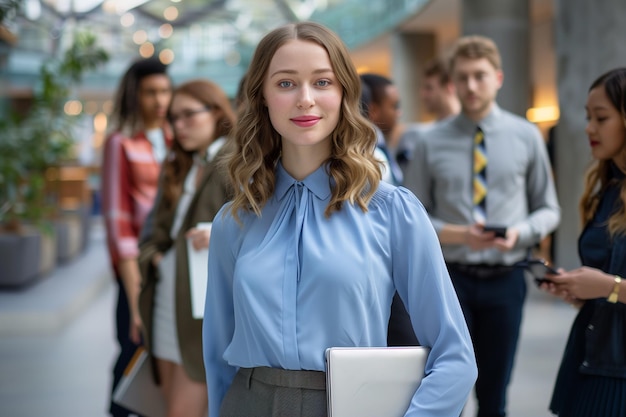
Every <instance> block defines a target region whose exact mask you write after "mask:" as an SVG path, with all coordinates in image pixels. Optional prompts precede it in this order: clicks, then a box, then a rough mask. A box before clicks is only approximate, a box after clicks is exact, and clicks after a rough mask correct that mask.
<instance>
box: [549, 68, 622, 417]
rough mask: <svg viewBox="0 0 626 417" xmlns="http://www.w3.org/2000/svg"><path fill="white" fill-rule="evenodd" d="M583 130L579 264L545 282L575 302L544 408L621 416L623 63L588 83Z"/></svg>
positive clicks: (565, 414)
mask: <svg viewBox="0 0 626 417" xmlns="http://www.w3.org/2000/svg"><path fill="white" fill-rule="evenodd" d="M586 111H587V120H588V123H587V128H586V129H585V130H586V132H587V135H588V138H589V144H590V145H591V153H592V155H593V157H594V159H595V163H594V165H593V166H592V168H591V169H590V170H589V172H588V174H587V176H586V184H585V189H584V193H583V196H582V198H581V201H580V212H581V218H582V221H583V224H584V225H585V227H584V230H583V232H582V234H581V235H580V238H579V242H578V250H579V255H580V259H581V261H582V264H583V265H584V266H583V267H581V268H577V269H574V270H571V271H564V270H560V271H559V272H560V274H559V275H549V276H548V277H549V278H550V280H551V281H552V283H551V284H548V285H546V284H544V285H543V288H544V289H546V290H548V291H550V292H552V293H553V294H555V295H559V296H561V297H563V298H564V299H565V300H566V301H569V302H571V303H573V304H575V305H577V306H579V307H580V312H579V313H578V316H577V317H576V319H575V321H574V324H573V325H572V329H571V333H570V336H569V340H568V342H567V346H566V348H565V352H564V354H563V360H562V363H561V367H560V370H559V373H558V376H557V380H556V384H555V387H554V393H553V396H552V402H551V404H550V410H551V411H552V412H553V413H554V414H556V415H558V416H561V417H598V416H602V417H624V416H626V305H625V304H624V303H625V302H626V288H624V286H625V285H626V283H625V282H622V279H621V277H626V208H625V207H626V204H625V203H626V180H625V178H626V175H625V173H626V127H625V123H626V68H618V69H615V70H612V71H609V72H607V73H605V74H604V75H602V76H601V77H600V78H598V79H597V80H596V81H595V82H594V83H593V84H592V85H591V87H590V89H589V95H588V98H587V105H586Z"/></svg>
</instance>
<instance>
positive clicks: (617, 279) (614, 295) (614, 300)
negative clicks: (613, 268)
mask: <svg viewBox="0 0 626 417" xmlns="http://www.w3.org/2000/svg"><path fill="white" fill-rule="evenodd" d="M620 282H622V277H620V276H618V275H615V286H614V287H613V292H611V294H609V297H608V298H607V299H606V301H608V302H609V303H613V304H615V303H617V299H618V298H619V287H620V285H619V284H620Z"/></svg>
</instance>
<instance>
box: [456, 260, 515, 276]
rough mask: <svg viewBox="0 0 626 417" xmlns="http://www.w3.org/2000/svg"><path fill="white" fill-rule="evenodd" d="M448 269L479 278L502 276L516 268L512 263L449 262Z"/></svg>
mask: <svg viewBox="0 0 626 417" xmlns="http://www.w3.org/2000/svg"><path fill="white" fill-rule="evenodd" d="M447 265H448V269H450V270H452V271H456V272H458V273H460V274H463V275H469V276H471V277H474V278H478V279H492V278H500V277H501V276H503V275H507V274H510V273H511V272H513V271H514V270H515V266H512V265H497V264H496V265H489V264H460V263H456V262H449V263H448V264H447Z"/></svg>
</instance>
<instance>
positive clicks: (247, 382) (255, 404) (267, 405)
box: [220, 367, 327, 417]
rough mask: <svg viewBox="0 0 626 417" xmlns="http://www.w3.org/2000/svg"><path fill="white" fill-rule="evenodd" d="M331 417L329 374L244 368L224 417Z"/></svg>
mask: <svg viewBox="0 0 626 417" xmlns="http://www.w3.org/2000/svg"><path fill="white" fill-rule="evenodd" d="M242 416H246V417H327V409H326V374H325V373H324V372H319V371H290V370H285V369H277V368H266V367H260V368H240V369H239V372H237V374H236V375H235V378H234V380H233V383H232V385H231V386H230V389H229V390H228V392H227V393H226V396H225V397H224V401H223V402H222V406H221V408H220V417H242Z"/></svg>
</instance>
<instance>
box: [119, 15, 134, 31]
mask: <svg viewBox="0 0 626 417" xmlns="http://www.w3.org/2000/svg"><path fill="white" fill-rule="evenodd" d="M133 23H135V16H133V14H132V13H124V14H123V15H122V17H120V24H121V25H122V26H124V27H125V28H127V27H130V26H132V25H133Z"/></svg>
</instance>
